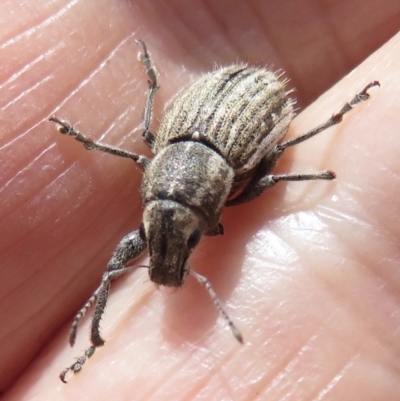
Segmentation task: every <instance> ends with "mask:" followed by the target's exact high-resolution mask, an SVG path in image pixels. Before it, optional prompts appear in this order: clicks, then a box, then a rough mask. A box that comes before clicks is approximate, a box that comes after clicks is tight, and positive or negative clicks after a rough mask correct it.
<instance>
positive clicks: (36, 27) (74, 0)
mask: <svg viewBox="0 0 400 401" xmlns="http://www.w3.org/2000/svg"><path fill="white" fill-rule="evenodd" d="M79 2H80V0H71V1H70V2H69V3H68V4H66V5H65V6H63V7H62V8H61V9H60V10H59V11H58V12H57V13H56V14H54V12H52V14H51V16H50V17H48V18H46V19H45V20H43V21H42V22H41V23H39V24H37V23H35V25H33V26H32V27H30V28H27V29H26V30H24V31H22V32H21V33H20V34H18V35H16V36H13V37H12V38H11V39H8V40H7V39H6V41H5V42H3V43H1V44H0V50H4V49H5V48H7V47H8V46H12V45H15V44H16V42H18V41H20V40H21V41H25V40H27V39H28V38H29V37H30V36H32V34H34V33H36V31H37V30H39V29H40V28H43V27H46V26H49V25H51V24H52V23H53V21H54V20H56V19H58V18H59V17H62V16H63V15H64V14H65V13H66V10H70V9H71V8H73V6H74V5H76V4H77V3H79Z"/></svg>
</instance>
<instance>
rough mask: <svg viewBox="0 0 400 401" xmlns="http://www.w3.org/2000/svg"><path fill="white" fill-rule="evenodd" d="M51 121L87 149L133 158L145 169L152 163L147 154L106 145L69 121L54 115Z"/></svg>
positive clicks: (64, 133) (60, 130)
mask: <svg viewBox="0 0 400 401" xmlns="http://www.w3.org/2000/svg"><path fill="white" fill-rule="evenodd" d="M49 121H51V122H54V123H56V124H57V129H58V132H59V133H60V134H63V135H69V136H72V137H74V138H75V139H76V140H77V141H78V142H81V143H82V144H83V146H84V147H85V149H87V150H100V151H102V152H105V153H109V154H111V155H114V156H119V157H126V158H128V159H132V160H133V161H134V162H135V163H136V164H137V166H138V167H139V168H140V169H141V170H145V168H146V166H147V165H148V164H149V163H150V160H149V159H148V158H147V157H146V156H143V155H138V154H137V153H132V152H129V151H127V150H124V149H120V148H116V147H114V146H110V145H105V144H103V143H101V142H97V141H93V140H92V139H89V138H87V137H86V136H85V135H84V134H82V133H81V132H79V131H78V130H76V129H75V128H74V127H73V126H72V125H71V124H70V123H69V122H68V121H65V120H60V119H58V118H57V117H54V116H52V117H50V118H49Z"/></svg>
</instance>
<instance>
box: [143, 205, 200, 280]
mask: <svg viewBox="0 0 400 401" xmlns="http://www.w3.org/2000/svg"><path fill="white" fill-rule="evenodd" d="M204 228H205V222H204V219H203V218H202V217H201V216H200V214H199V213H196V211H194V210H193V209H192V208H190V207H188V206H185V205H182V204H180V203H178V202H175V201H171V200H156V201H152V202H150V203H149V204H147V205H146V208H145V211H144V214H143V225H142V229H141V235H142V237H143V239H145V240H146V241H147V243H148V248H149V254H150V269H149V274H150V279H151V281H152V282H154V283H155V284H160V285H165V286H171V287H179V286H181V285H182V284H183V282H184V279H185V276H186V273H187V272H186V262H187V260H188V258H189V255H190V254H191V253H192V251H193V249H194V248H195V247H196V245H197V244H198V243H199V242H200V239H201V236H202V234H203V231H204Z"/></svg>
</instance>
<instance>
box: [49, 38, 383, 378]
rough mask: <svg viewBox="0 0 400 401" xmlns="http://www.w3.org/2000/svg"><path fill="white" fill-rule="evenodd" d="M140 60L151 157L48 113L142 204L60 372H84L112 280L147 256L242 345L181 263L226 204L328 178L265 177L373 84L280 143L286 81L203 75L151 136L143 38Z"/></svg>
mask: <svg viewBox="0 0 400 401" xmlns="http://www.w3.org/2000/svg"><path fill="white" fill-rule="evenodd" d="M137 42H138V43H139V44H140V45H141V46H142V48H143V53H140V54H139V59H140V61H141V62H142V64H143V65H144V67H145V69H146V73H147V76H148V79H149V80H148V85H149V90H148V94H147V98H146V101H145V108H144V116H143V127H144V129H143V134H142V138H143V140H144V142H145V143H146V144H147V145H148V146H149V148H150V149H151V150H152V152H153V153H154V157H153V159H148V158H147V157H146V156H144V155H139V154H136V153H133V152H130V151H127V150H124V149H120V148H116V147H113V146H110V145H105V144H102V143H99V142H96V141H93V140H91V139H89V138H87V137H86V136H85V135H84V134H82V133H81V132H79V131H77V130H75V129H74V128H73V126H72V125H71V124H70V123H69V122H67V121H65V120H61V119H58V118H57V117H55V116H53V117H51V118H50V119H49V120H50V121H52V122H54V123H56V124H57V129H58V131H59V132H60V133H61V134H64V135H69V136H72V137H73V138H75V139H76V140H77V141H78V142H81V143H82V144H83V145H84V147H85V148H86V149H87V150H99V151H103V152H106V153H109V154H112V155H115V156H119V157H124V158H128V159H131V160H133V161H134V162H135V163H136V166H137V167H138V168H139V169H141V170H142V171H143V180H142V185H141V194H142V202H143V206H144V212H143V220H142V221H143V222H142V224H141V225H140V228H139V229H138V230H136V231H133V232H131V233H129V234H127V235H126V236H125V237H124V238H123V239H122V240H121V242H120V243H119V244H118V246H117V248H116V250H115V252H114V254H113V256H112V258H111V260H110V261H109V263H108V265H107V270H106V272H105V273H104V275H103V278H102V281H101V284H100V286H99V287H98V288H97V290H96V291H95V292H94V294H93V295H92V296H91V297H90V298H89V300H88V301H87V302H86V304H85V305H84V306H83V307H82V308H81V310H80V311H79V312H78V313H77V314H76V316H75V318H74V320H73V323H72V327H71V331H70V336H69V342H70V345H71V346H73V345H74V343H75V338H76V334H77V329H78V325H79V323H80V320H81V319H82V317H83V316H84V315H85V314H86V312H87V311H88V309H89V308H90V307H91V306H92V305H93V304H94V303H96V305H95V309H94V313H93V318H92V323H91V333H90V341H91V346H90V347H88V348H87V349H86V351H85V352H84V354H83V355H82V356H80V357H79V358H78V359H77V360H76V361H75V362H74V363H73V364H72V365H70V366H69V367H67V368H66V369H65V370H63V371H62V372H61V374H60V379H61V380H62V381H63V382H66V380H65V377H66V374H67V373H68V372H69V371H70V370H71V371H72V372H74V373H77V372H79V371H80V370H81V369H82V366H83V364H84V363H85V362H86V361H87V359H88V358H89V357H91V356H92V355H93V353H94V352H95V350H96V348H98V347H100V346H102V345H104V340H103V339H102V337H101V335H100V328H99V325H100V320H101V317H102V315H103V313H104V310H105V307H106V303H107V299H108V294H109V290H110V285H111V281H113V280H114V279H115V278H117V277H119V276H121V275H122V274H124V273H127V272H130V271H132V270H133V269H136V268H137V267H138V266H132V262H134V261H135V260H136V259H138V258H139V257H140V256H141V255H142V254H143V253H144V252H145V251H146V250H147V249H148V252H149V255H150V266H149V275H150V280H151V281H152V282H154V283H155V284H156V285H163V286H170V287H180V286H181V285H182V284H183V283H184V281H185V279H186V277H187V276H188V275H191V276H192V277H194V278H195V279H196V280H197V281H198V282H199V283H200V284H202V285H203V286H204V287H205V288H206V290H207V291H208V293H209V295H210V296H211V299H212V300H213V302H214V304H215V306H216V308H217V309H218V310H219V312H220V314H221V315H222V317H223V318H224V320H225V322H226V324H227V325H228V326H229V327H230V329H231V331H232V333H233V335H234V336H235V338H236V339H237V340H238V341H239V342H240V343H243V337H242V334H241V333H240V331H239V329H238V328H237V327H236V325H235V324H234V323H233V321H232V320H231V318H230V317H229V315H228V313H227V312H226V311H225V309H224V307H223V304H222V302H221V301H220V300H219V298H218V296H217V294H216V293H215V291H214V289H213V287H212V286H211V284H210V282H209V281H208V280H207V278H206V277H204V276H202V275H201V274H199V273H197V272H195V271H194V270H192V269H190V267H189V265H188V259H189V256H190V254H191V253H192V251H193V250H194V249H195V247H196V246H197V245H198V243H199V242H200V239H201V237H202V236H203V235H207V236H215V235H221V234H223V232H224V230H223V226H222V225H221V223H220V218H221V215H222V212H223V210H224V208H225V207H227V206H235V205H239V204H242V203H246V202H249V201H251V200H253V199H255V198H256V197H258V196H259V195H261V194H262V193H263V192H264V191H265V190H266V189H268V188H271V187H273V186H274V185H275V184H277V183H278V182H280V181H304V180H332V179H334V178H335V173H333V172H332V171H329V170H325V171H322V172H317V173H309V174H301V173H300V174H298V173H292V174H273V169H274V167H275V165H276V163H277V161H278V159H279V158H280V157H281V156H282V154H283V152H284V150H285V149H286V148H288V147H291V146H294V145H297V144H299V143H301V142H304V141H305V140H307V139H309V138H311V137H313V136H315V135H317V134H318V133H320V132H322V131H324V130H325V129H326V128H328V127H331V126H332V125H335V124H338V123H339V122H341V121H342V118H343V115H344V114H346V113H347V112H349V111H350V110H351V109H352V108H353V106H354V105H356V104H357V103H359V102H361V101H364V100H366V99H368V98H369V94H368V92H367V91H368V89H370V88H371V87H373V86H377V85H379V83H378V82H377V81H374V82H371V83H370V84H369V85H367V86H366V87H365V88H364V89H363V90H362V91H361V92H360V93H358V94H357V95H356V96H355V97H354V98H353V99H352V100H351V101H350V102H348V103H345V105H344V106H343V107H342V109H341V110H340V111H339V112H338V113H336V114H334V115H333V116H332V117H331V118H329V119H328V120H327V121H326V122H324V123H323V124H321V125H319V126H318V127H316V128H314V129H312V130H310V131H308V132H307V133H305V134H303V135H300V136H298V137H295V138H293V139H290V140H288V141H286V142H281V141H282V139H283V137H284V136H285V134H286V132H287V130H288V127H289V124H290V122H291V121H292V119H293V117H294V111H293V104H294V101H293V100H292V99H290V98H289V97H288V93H289V92H287V91H286V90H285V82H282V81H280V80H279V77H278V76H277V75H276V74H275V73H273V72H271V71H269V70H268V69H266V68H255V67H248V66H246V65H244V64H234V65H231V66H228V67H223V68H219V69H217V70H215V71H213V72H211V73H208V74H205V75H204V76H203V77H201V78H200V79H199V80H197V81H195V82H193V83H192V84H191V85H189V86H188V87H186V88H185V89H183V90H182V91H181V92H180V93H179V94H178V96H177V97H176V98H175V100H174V102H173V103H172V104H171V106H170V107H169V109H168V110H167V111H166V113H165V115H164V117H163V119H162V120H161V123H160V125H159V127H158V130H157V134H156V135H154V134H153V133H152V132H151V131H150V123H151V120H152V109H153V102H154V96H155V94H156V92H157V91H158V89H159V86H158V83H157V73H156V70H155V67H154V65H153V63H152V61H151V58H150V55H149V53H148V51H147V47H146V44H145V43H144V42H143V41H140V40H139V41H137Z"/></svg>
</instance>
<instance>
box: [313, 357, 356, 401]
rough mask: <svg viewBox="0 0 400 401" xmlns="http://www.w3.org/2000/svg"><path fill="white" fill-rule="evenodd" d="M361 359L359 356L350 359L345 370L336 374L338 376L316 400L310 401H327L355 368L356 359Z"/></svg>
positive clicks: (344, 367)
mask: <svg viewBox="0 0 400 401" xmlns="http://www.w3.org/2000/svg"><path fill="white" fill-rule="evenodd" d="M358 357H359V355H358V354H357V355H354V356H353V357H352V358H350V359H349V361H348V362H347V363H346V364H345V365H344V366H343V368H342V369H341V370H340V371H339V372H338V373H336V375H335V376H334V377H333V378H332V380H331V381H330V382H329V383H328V384H327V385H326V386H325V387H324V388H323V389H322V390H321V391H320V393H319V394H318V395H317V397H316V398H313V399H312V400H310V401H323V400H325V399H326V396H327V395H329V393H330V392H331V391H332V390H333V389H334V388H335V386H337V385H338V384H339V383H340V381H341V380H342V379H343V377H345V376H346V373H347V372H348V371H349V370H350V369H351V368H353V366H354V365H355V361H356V359H357V358H358Z"/></svg>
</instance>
